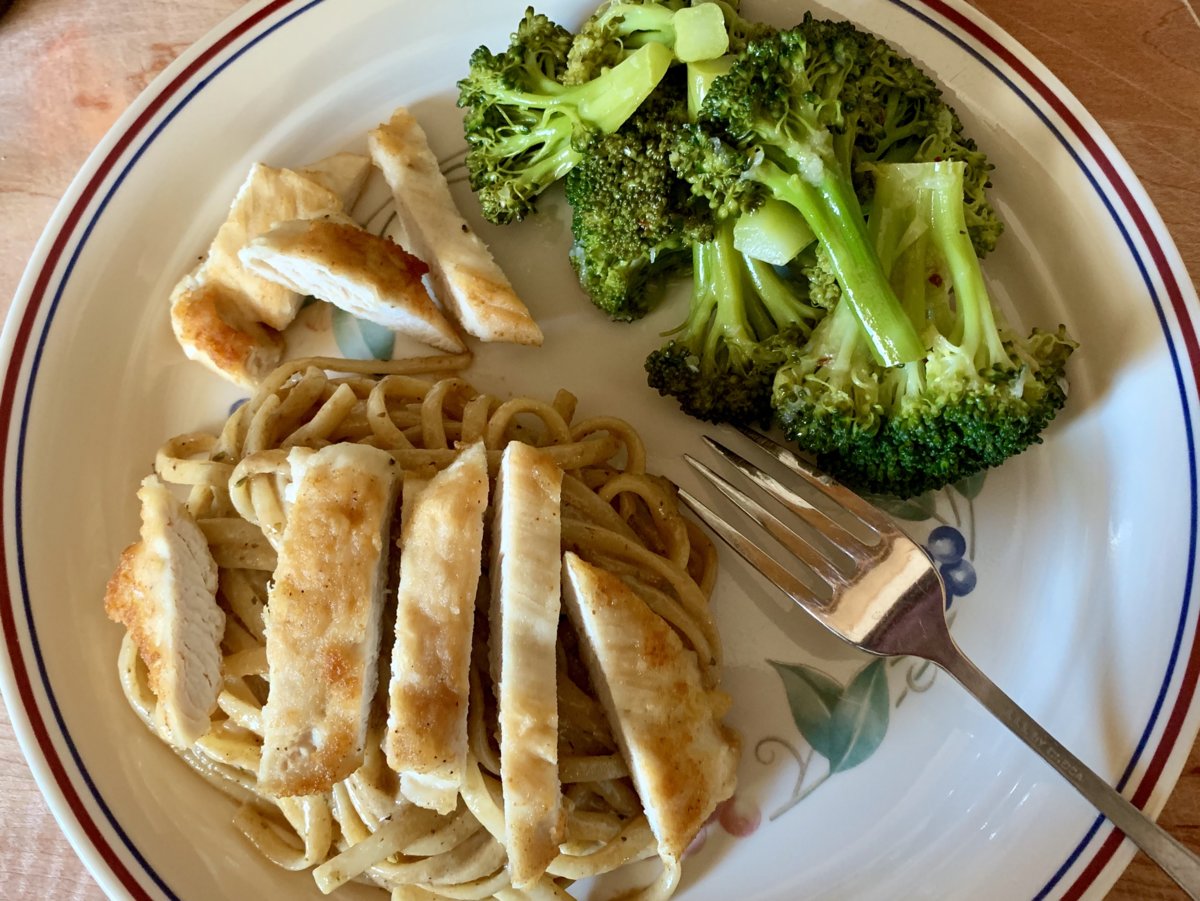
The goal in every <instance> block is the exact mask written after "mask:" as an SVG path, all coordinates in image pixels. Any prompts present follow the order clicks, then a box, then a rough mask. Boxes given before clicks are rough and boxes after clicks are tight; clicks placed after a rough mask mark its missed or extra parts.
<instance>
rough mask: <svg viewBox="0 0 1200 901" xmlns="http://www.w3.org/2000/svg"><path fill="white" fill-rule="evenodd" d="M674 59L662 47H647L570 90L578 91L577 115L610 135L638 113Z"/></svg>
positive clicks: (652, 45) (654, 45)
mask: <svg viewBox="0 0 1200 901" xmlns="http://www.w3.org/2000/svg"><path fill="white" fill-rule="evenodd" d="M673 61H674V57H673V56H672V54H671V51H670V50H668V49H667V48H666V47H664V46H663V45H662V44H647V45H646V46H645V47H642V48H640V49H639V50H637V51H636V52H634V53H633V54H632V55H631V56H629V57H627V58H625V59H624V60H622V61H621V62H620V63H619V64H618V65H616V66H613V68H611V69H609V70H608V71H607V72H605V73H604V74H602V75H600V76H599V77H598V78H595V79H593V80H592V81H589V82H588V83H587V84H583V85H580V86H579V87H576V88H568V89H567V90H570V91H578V92H579V102H578V105H577V107H576V109H578V111H579V116H580V118H581V119H583V121H584V122H586V123H587V124H589V125H592V126H594V127H596V128H598V129H600V131H602V132H604V133H605V134H611V133H612V132H614V131H616V130H617V129H618V128H620V127H621V126H622V125H624V124H625V120H626V119H628V118H629V117H630V116H632V115H633V114H634V113H635V112H637V108H638V107H639V106H641V105H642V101H644V100H645V99H646V98H647V97H649V96H650V94H651V92H653V90H654V89H655V88H656V87H658V83H659V82H660V81H662V77H663V76H664V75H666V74H667V69H668V68H670V66H671V63H672V62H673Z"/></svg>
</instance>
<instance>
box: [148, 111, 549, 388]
mask: <svg viewBox="0 0 1200 901" xmlns="http://www.w3.org/2000/svg"><path fill="white" fill-rule="evenodd" d="M369 143H370V146H371V157H366V156H362V155H359V154H353V153H338V154H334V155H333V156H330V157H327V158H325V159H323V160H320V161H318V162H316V163H313V164H311V165H308V166H303V167H300V168H298V169H295V170H292V169H280V168H274V167H271V166H267V165H265V164H262V163H257V164H255V165H254V166H253V167H252V168H251V170H250V173H249V175H248V176H247V178H246V181H245V182H244V183H243V184H242V186H241V188H240V189H239V191H238V193H237V196H236V197H234V199H233V203H232V205H231V206H230V210H229V214H228V217H227V218H226V221H225V222H224V223H223V224H222V225H221V227H220V229H218V231H217V234H216V237H215V238H214V239H213V241H212V244H211V246H210V247H209V249H208V253H207V255H206V256H205V257H204V258H203V259H202V261H201V262H200V264H199V265H198V266H197V267H196V268H195V270H194V271H192V272H190V273H188V274H187V275H185V276H184V277H183V278H181V279H180V281H179V282H178V283H177V285H176V286H175V289H174V291H173V292H172V294H171V300H170V309H171V327H172V330H173V331H174V333H175V337H176V340H177V341H178V342H179V345H180V347H181V348H182V349H183V351H184V353H185V354H186V355H187V356H188V358H189V359H192V360H196V361H198V362H200V363H202V364H204V365H205V366H206V367H208V368H209V369H211V370H212V371H213V372H215V373H217V374H218V375H220V376H222V377H224V378H227V379H229V380H230V381H233V382H235V383H236V384H238V385H241V386H243V387H245V388H249V389H253V388H255V387H256V386H257V385H258V384H259V382H260V381H261V380H262V379H263V378H264V377H265V376H266V375H267V374H268V373H269V372H271V371H272V370H273V369H274V368H275V367H276V366H277V365H279V363H280V361H281V360H282V358H283V354H284V350H285V344H286V342H285V340H284V336H283V334H282V331H283V330H284V329H286V328H287V327H288V326H289V325H290V324H291V323H292V322H293V321H294V320H295V319H296V316H297V314H298V313H299V311H300V308H301V306H302V304H303V302H304V299H305V297H315V298H318V299H320V300H324V301H327V302H329V303H332V304H334V305H335V306H338V307H340V308H341V309H343V310H345V311H346V312H348V313H350V314H351V315H353V316H355V317H357V318H359V319H360V320H365V321H368V322H372V323H375V324H377V325H381V326H383V327H385V328H388V329H391V330H392V331H394V332H398V333H400V334H403V335H407V336H409V337H412V338H415V339H417V340H418V341H422V342H424V343H426V344H429V345H430V346H432V347H436V348H438V349H439V350H444V351H447V352H449V353H459V352H462V351H465V350H466V345H465V344H464V343H463V339H462V337H461V335H460V334H459V331H458V329H456V328H455V325H454V324H452V322H451V321H450V319H447V316H446V314H447V313H448V314H449V315H450V316H451V317H452V318H453V319H454V320H456V321H457V323H458V325H459V327H461V329H462V331H464V332H466V333H467V334H469V335H472V336H474V337H476V338H479V339H480V340H482V341H510V342H514V343H517V344H530V345H540V344H541V343H542V331H541V329H540V328H539V327H538V325H537V323H536V322H535V321H534V319H533V317H532V316H531V315H530V313H529V310H528V308H527V307H526V306H525V304H524V303H522V302H521V300H520V298H518V297H517V295H516V292H515V291H514V290H513V287H512V285H511V284H510V283H509V281H508V278H507V276H505V274H504V272H503V271H502V270H501V269H500V267H499V266H498V265H497V264H496V261H495V259H493V257H492V255H491V253H490V252H489V251H488V249H487V245H485V244H484V243H483V241H481V240H480V239H479V238H478V237H477V236H476V235H475V234H474V233H473V232H472V231H471V229H470V227H469V226H468V225H467V223H466V221H465V220H464V219H463V218H462V216H461V214H460V213H459V212H458V208H457V207H456V206H455V205H454V199H453V197H452V196H451V194H450V186H449V184H448V183H447V182H446V178H445V176H444V175H443V174H442V172H441V170H440V168H439V166H438V162H437V160H436V158H435V157H434V156H433V153H432V151H430V149H429V144H428V141H427V139H426V137H425V132H424V131H423V130H422V129H421V127H420V125H418V124H417V122H416V120H415V119H414V118H413V117H412V116H411V115H410V114H409V113H408V112H407V111H406V110H404V109H400V110H397V111H396V112H395V114H394V115H393V116H392V118H391V119H390V121H389V122H387V123H386V124H384V125H381V126H379V128H377V129H375V130H374V131H372V132H371V134H370V135H369ZM371 158H374V161H375V163H376V164H377V165H378V167H379V169H380V170H381V172H382V174H383V177H384V179H385V180H386V181H387V182H388V185H389V186H390V188H391V190H392V192H393V196H394V203H395V216H394V217H391V219H389V223H392V222H393V221H394V223H395V224H394V225H393V231H394V232H395V233H396V236H397V240H395V241H394V240H392V238H391V237H389V236H386V235H376V234H372V233H370V232H368V231H366V230H365V229H363V228H362V227H361V225H360V224H359V223H358V222H356V221H355V220H354V219H353V218H352V216H351V214H352V213H354V208H355V204H356V203H357V201H358V198H359V195H360V194H362V192H363V189H364V186H365V184H366V182H367V179H368V176H369V175H370V172H371ZM426 274H428V277H429V283H430V285H431V286H432V289H433V296H431V295H430V292H429V290H428V289H427V288H426V286H425V283H424V281H423V277H424V276H425V275H426Z"/></svg>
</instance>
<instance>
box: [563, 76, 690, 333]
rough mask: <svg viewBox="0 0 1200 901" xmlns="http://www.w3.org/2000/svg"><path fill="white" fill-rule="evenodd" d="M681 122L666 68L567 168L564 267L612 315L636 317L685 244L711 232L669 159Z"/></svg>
mask: <svg viewBox="0 0 1200 901" xmlns="http://www.w3.org/2000/svg"><path fill="white" fill-rule="evenodd" d="M680 74H681V73H680ZM686 121H687V102H686V91H685V88H684V85H683V82H682V78H681V77H677V76H676V73H675V72H674V71H673V72H671V73H668V75H667V76H666V77H665V78H664V79H663V81H662V82H661V83H660V84H659V86H658V88H657V89H656V90H655V92H654V93H653V94H651V95H650V98H649V99H648V100H647V101H646V102H645V103H644V104H642V106H641V108H639V109H638V111H637V112H636V113H634V114H633V116H632V117H630V119H629V120H628V121H627V122H626V123H625V124H624V125H622V126H621V127H620V128H619V129H618V130H617V131H615V132H613V133H612V134H611V135H606V136H604V137H602V138H600V139H598V140H597V141H595V142H594V143H593V144H592V145H591V147H589V149H588V152H587V154H586V155H585V156H584V158H583V160H582V161H581V162H580V163H579V165H577V166H576V167H575V168H574V169H572V170H571V171H570V172H569V173H568V174H567V179H566V188H567V200H568V201H569V202H570V204H571V210H572V215H571V233H572V234H573V235H574V238H575V241H574V244H573V246H572V247H571V253H570V260H571V265H572V266H573V267H574V268H575V273H576V275H577V276H578V277H579V283H580V285H582V287H583V289H584V291H586V292H587V294H588V296H589V297H590V298H591V299H592V302H593V303H594V304H595V305H596V306H597V307H599V308H600V309H601V310H603V311H604V312H606V313H607V314H608V315H609V316H611V317H612V318H614V319H636V318H638V317H640V316H642V315H644V314H645V313H646V311H647V310H648V309H649V308H650V306H651V305H652V303H653V301H654V300H656V299H657V298H658V297H659V296H660V294H661V290H662V288H663V287H664V284H665V282H666V281H667V279H668V278H669V277H670V276H671V275H673V274H676V273H680V272H686V271H687V270H688V269H690V267H691V263H692V253H691V247H692V244H694V243H695V242H697V241H704V240H707V239H709V238H711V236H712V222H711V216H710V214H709V212H708V207H707V205H706V204H704V203H703V202H702V201H701V200H700V199H699V198H697V197H695V196H694V195H693V194H692V193H691V191H690V189H689V188H688V185H687V183H686V182H684V181H683V180H682V179H681V178H680V177H679V176H678V175H677V174H676V173H675V171H674V169H672V168H671V165H670V161H669V154H670V150H671V146H672V144H673V142H674V140H675V131H676V130H677V129H678V128H680V127H682V126H683V125H684V123H686Z"/></svg>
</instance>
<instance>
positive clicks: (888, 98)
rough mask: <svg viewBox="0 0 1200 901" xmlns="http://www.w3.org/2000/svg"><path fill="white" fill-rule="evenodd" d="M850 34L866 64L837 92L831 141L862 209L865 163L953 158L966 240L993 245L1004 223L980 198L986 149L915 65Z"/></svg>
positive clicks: (875, 41)
mask: <svg viewBox="0 0 1200 901" xmlns="http://www.w3.org/2000/svg"><path fill="white" fill-rule="evenodd" d="M808 16H810V17H811V14H808ZM855 39H856V41H857V44H858V48H859V53H861V55H862V56H863V57H865V59H866V63H865V65H864V66H863V67H862V70H861V72H860V73H859V75H858V76H857V77H856V78H855V79H854V80H853V81H852V82H849V83H847V84H846V85H845V86H844V88H843V90H842V92H841V103H842V115H843V117H844V119H845V122H844V124H843V127H842V130H841V132H840V133H839V134H837V135H835V138H834V142H835V145H837V153H838V154H839V156H841V157H842V158H843V159H846V160H849V161H850V162H851V164H852V168H853V171H854V178H855V188H856V190H857V192H858V196H859V199H860V201H861V202H862V204H863V206H864V208H866V209H867V210H868V211H869V209H870V205H871V196H872V193H873V191H874V187H873V182H872V179H871V176H870V167H869V166H868V165H866V164H868V163H910V162H911V163H932V162H940V161H942V160H961V161H962V162H964V163H966V164H967V169H966V175H965V177H964V179H965V185H964V187H965V192H964V202H965V204H966V211H965V212H966V219H967V229H968V231H969V232H970V233H971V242H972V243H973V244H974V245H975V251H976V253H977V254H978V255H979V256H981V257H982V256H984V255H985V254H986V253H988V252H989V251H992V250H994V249H995V247H996V240H997V238H999V236H1000V233H1001V232H1002V231H1003V227H1004V226H1003V223H1002V222H1001V221H1000V219H999V217H998V216H997V215H996V212H995V210H994V209H993V208H992V205H991V203H990V202H989V201H988V199H987V188H990V187H991V181H990V178H991V172H992V169H993V166H992V165H991V164H990V163H989V162H988V160H987V157H986V155H985V154H983V153H982V152H981V151H980V150H979V148H978V146H977V145H976V144H975V141H974V140H972V139H971V138H969V137H967V136H966V135H965V134H964V131H963V123H962V121H961V120H960V119H959V117H958V114H957V113H956V112H955V111H954V108H953V107H951V106H950V105H949V104H947V103H946V101H945V99H944V98H943V96H942V91H941V89H940V88H939V87H938V86H937V84H936V83H935V82H934V81H933V79H932V78H930V77H929V76H928V75H927V74H926V73H925V72H924V71H923V70H922V69H921V67H920V66H918V65H917V64H916V63H915V62H913V61H912V60H911V59H909V58H908V57H905V56H903V55H901V54H900V53H898V52H897V51H896V50H895V49H894V48H892V47H891V46H890V45H889V44H888V43H887V42H886V41H884V40H883V39H881V38H879V37H876V36H875V35H872V34H868V33H866V32H862V31H856V33H855Z"/></svg>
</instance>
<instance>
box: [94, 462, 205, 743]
mask: <svg viewBox="0 0 1200 901" xmlns="http://www.w3.org/2000/svg"><path fill="white" fill-rule="evenodd" d="M138 499H139V500H140V501H141V503H142V511H141V516H142V528H141V540H140V541H138V542H136V543H135V544H131V545H130V546H129V547H127V548H126V549H125V551H124V553H122V554H121V560H120V563H118V564H117V571H116V572H115V573H114V574H113V577H112V578H111V579H110V580H109V582H108V589H107V590H106V591H105V593H104V609H105V612H107V613H108V616H109V618H110V619H111V620H113V621H114V622H118V623H121V624H122V625H124V626H125V628H126V629H127V630H128V633H127V634H128V636H129V641H130V642H131V643H132V644H133V645H134V646H135V647H136V648H137V650H138V654H139V655H140V657H141V659H142V660H143V661H144V662H145V665H146V679H147V682H148V684H149V685H150V687H151V689H152V690H153V691H154V697H155V703H154V707H153V716H154V723H155V728H156V730H157V731H158V734H159V735H160V736H162V738H163V740H164V741H166V742H168V743H169V744H171V745H173V746H174V747H176V748H186V747H189V746H190V745H193V744H195V742H196V741H197V739H199V738H201V737H202V736H203V735H205V734H206V733H207V732H208V730H209V726H210V720H209V717H210V716H211V714H212V713H213V711H214V710H216V707H217V695H218V693H219V692H220V690H221V635H222V633H223V632H224V630H225V613H224V612H223V611H222V610H221V607H220V605H219V604H218V603H217V564H216V562H215V561H214V560H213V558H212V554H211V553H209V550H208V539H207V538H206V537H205V535H204V533H203V532H201V531H200V527H199V526H197V525H196V521H195V520H194V519H193V518H192V515H191V513H189V512H188V509H187V507H185V506H184V505H183V504H181V503H180V502H179V501H178V500H176V499H175V497H174V496H173V495H172V494H171V492H170V490H169V489H168V488H167V487H166V486H165V485H164V484H163V483H162V482H161V481H160V480H159V478H158V477H157V476H147V477H146V478H145V479H144V480H143V481H142V487H141V488H140V489H139V490H138Z"/></svg>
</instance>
